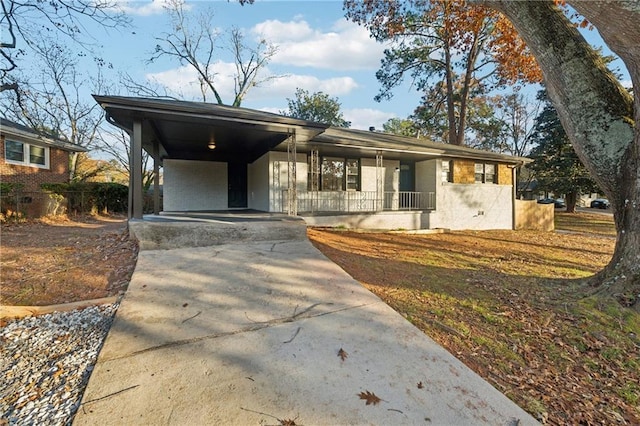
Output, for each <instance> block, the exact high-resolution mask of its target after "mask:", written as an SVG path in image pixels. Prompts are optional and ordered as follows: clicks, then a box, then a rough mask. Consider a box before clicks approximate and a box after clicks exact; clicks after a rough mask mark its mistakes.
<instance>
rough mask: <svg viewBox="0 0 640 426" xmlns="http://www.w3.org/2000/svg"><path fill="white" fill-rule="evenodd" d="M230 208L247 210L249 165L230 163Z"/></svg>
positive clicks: (228, 167)
mask: <svg viewBox="0 0 640 426" xmlns="http://www.w3.org/2000/svg"><path fill="white" fill-rule="evenodd" d="M227 173H228V175H227V180H228V182H229V202H228V204H229V208H230V209H240V208H245V209H246V208H247V163H228V164H227Z"/></svg>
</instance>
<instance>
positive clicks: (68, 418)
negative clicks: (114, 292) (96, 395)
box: [0, 303, 119, 425]
mask: <svg viewBox="0 0 640 426" xmlns="http://www.w3.org/2000/svg"><path fill="white" fill-rule="evenodd" d="M118 306H119V304H118V303H112V304H106V305H100V306H91V307H88V308H85V309H81V310H75V311H70V312H53V313H50V314H46V315H41V316H35V317H34V316H32V317H25V318H22V319H18V320H13V321H9V322H8V323H7V324H6V325H5V326H4V327H2V329H0V352H1V354H2V356H1V357H0V377H3V378H4V379H3V381H2V383H1V384H0V395H1V396H2V398H1V400H0V418H1V419H3V420H2V421H0V424H9V425H17V424H21V425H23V424H48V425H68V424H71V422H72V421H73V417H74V416H75V413H76V411H77V410H78V408H79V407H80V402H81V400H82V395H83V393H84V389H85V387H86V385H87V383H88V381H89V377H90V376H91V372H92V371H93V367H94V365H95V362H96V360H97V358H98V353H99V352H100V349H101V348H102V344H103V343H104V340H105V338H106V336H107V333H108V332H109V328H110V327H111V323H112V322H113V317H114V315H115V313H116V311H117V309H118ZM4 422H6V423H4Z"/></svg>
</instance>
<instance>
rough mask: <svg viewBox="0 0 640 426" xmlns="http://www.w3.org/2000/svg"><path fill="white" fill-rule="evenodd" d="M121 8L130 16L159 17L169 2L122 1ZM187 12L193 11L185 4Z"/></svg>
mask: <svg viewBox="0 0 640 426" xmlns="http://www.w3.org/2000/svg"><path fill="white" fill-rule="evenodd" d="M119 3H120V4H119V6H118V7H119V8H120V10H122V11H123V12H124V13H126V14H128V15H138V16H150V15H158V14H160V13H163V12H164V11H165V6H166V5H167V4H168V3H169V0H151V1H150V2H145V3H142V4H141V3H140V2H139V1H129V0H120V1H119ZM182 7H183V8H184V9H185V10H189V9H191V6H190V5H188V4H185V5H183V6H182Z"/></svg>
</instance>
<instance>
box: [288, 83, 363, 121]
mask: <svg viewBox="0 0 640 426" xmlns="http://www.w3.org/2000/svg"><path fill="white" fill-rule="evenodd" d="M287 104H288V106H289V109H288V110H287V111H280V114H282V115H285V116H287V117H295V118H300V119H302V120H309V121H316V122H318V123H324V124H329V125H331V126H335V127H350V126H351V122H349V121H346V120H345V119H344V117H343V116H342V112H340V102H339V101H338V98H331V97H329V95H328V94H326V93H323V92H315V93H309V92H308V91H307V90H304V89H300V88H298V89H296V94H295V98H293V99H290V98H287Z"/></svg>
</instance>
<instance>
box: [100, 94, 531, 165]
mask: <svg viewBox="0 0 640 426" xmlns="http://www.w3.org/2000/svg"><path fill="white" fill-rule="evenodd" d="M94 98H95V99H96V101H97V102H98V103H99V104H100V105H101V106H102V108H103V109H104V110H105V111H106V113H107V119H108V120H109V122H111V123H112V124H114V125H116V126H118V127H120V128H122V129H124V130H126V131H127V132H131V131H132V129H133V122H134V121H137V120H140V121H142V123H143V136H142V146H143V148H144V149H145V150H146V151H147V152H152V146H153V142H154V141H157V142H159V148H160V157H161V159H162V158H172V159H185V160H209V161H225V162H253V161H255V160H256V159H257V158H259V157H260V156H262V155H263V154H265V153H266V152H268V151H271V150H279V151H286V149H287V144H286V140H287V138H288V136H289V135H290V134H292V133H294V132H295V134H296V138H297V147H298V148H297V149H298V152H308V151H310V150H311V149H319V150H321V152H322V155H327V156H333V155H336V156H351V155H353V156H359V157H374V156H375V155H376V153H377V152H381V153H382V154H383V156H384V157H385V158H390V159H404V160H418V161H419V160H424V159H428V158H436V157H441V158H466V159H473V160H480V161H498V162H502V163H507V164H523V163H528V162H530V161H531V160H529V159H528V158H522V157H513V156H510V155H504V154H498V153H493V152H488V151H482V150H478V149H473V148H468V147H461V146H456V145H449V144H442V143H435V142H431V141H428V140H424V139H420V140H417V139H414V138H408V137H404V136H396V135H390V134H386V133H380V132H372V131H363V130H354V129H345V128H338V127H329V126H328V125H326V124H321V123H316V122H313V121H307V120H300V119H296V118H292V117H286V116H282V115H278V114H272V113H268V112H264V111H257V110H252V109H247V108H238V107H230V106H224V105H217V104H210V103H203V102H187V101H177V100H170V99H159V98H138V97H124V96H97V95H94ZM210 141H214V142H215V145H216V148H215V149H214V150H211V149H209V148H208V147H207V145H208V143H209V142H210Z"/></svg>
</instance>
